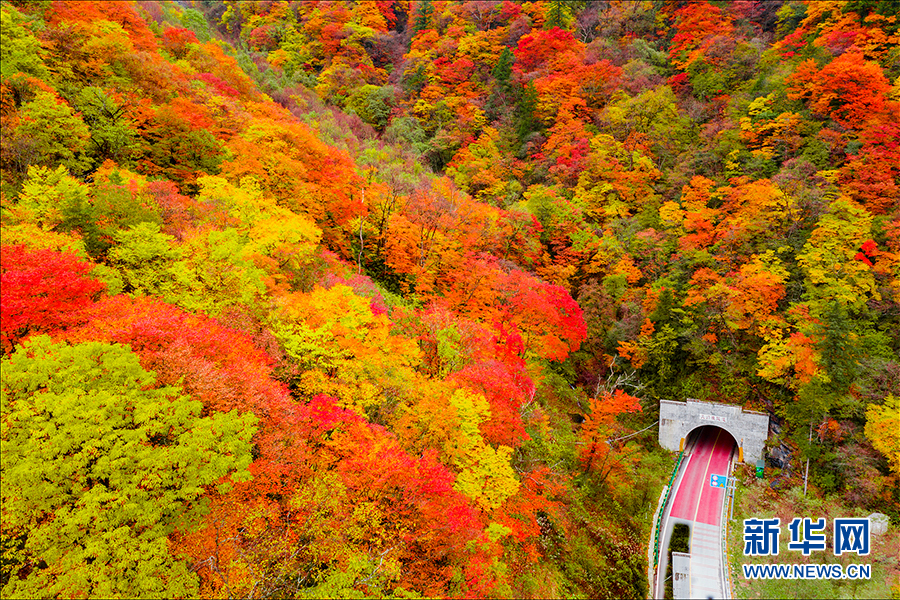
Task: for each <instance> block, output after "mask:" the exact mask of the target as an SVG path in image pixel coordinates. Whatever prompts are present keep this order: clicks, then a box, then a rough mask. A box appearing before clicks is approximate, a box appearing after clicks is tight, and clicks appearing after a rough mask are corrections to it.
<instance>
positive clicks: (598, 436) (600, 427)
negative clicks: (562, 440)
mask: <svg viewBox="0 0 900 600" xmlns="http://www.w3.org/2000/svg"><path fill="white" fill-rule="evenodd" d="M590 409H591V412H590V414H588V415H586V416H585V420H584V423H582V425H581V433H580V434H579V438H580V441H581V444H582V445H581V448H580V449H579V451H578V460H579V463H580V464H581V468H582V469H583V471H584V472H585V473H592V474H594V475H596V476H597V477H598V478H599V480H600V481H601V482H605V481H607V480H609V479H610V478H611V477H612V478H613V479H615V478H616V477H618V476H620V475H621V474H622V473H623V472H624V470H625V469H626V467H627V460H628V458H629V454H630V452H629V451H623V449H624V448H625V446H626V443H625V441H624V440H623V439H621V438H623V437H624V436H625V435H626V434H627V431H628V430H627V429H626V428H625V427H624V426H623V425H621V424H620V423H619V422H618V417H619V415H622V414H627V413H634V412H640V411H641V401H640V399H638V398H636V397H634V396H631V395H629V394H627V393H625V392H623V391H622V390H620V389H616V390H614V391H613V392H612V393H609V392H606V391H603V392H602V393H600V394H597V396H596V397H593V398H591V399H590Z"/></svg>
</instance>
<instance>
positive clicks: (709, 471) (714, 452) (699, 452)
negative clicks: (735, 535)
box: [657, 427, 735, 598]
mask: <svg viewBox="0 0 900 600" xmlns="http://www.w3.org/2000/svg"><path fill="white" fill-rule="evenodd" d="M734 446H735V444H734V439H733V438H732V437H731V436H730V435H729V434H728V433H726V432H725V431H723V430H722V429H719V428H718V427H705V428H704V429H702V430H701V431H700V432H699V436H698V438H697V441H696V442H695V443H694V445H693V448H691V451H690V460H688V461H686V462H685V464H684V466H683V467H682V468H683V469H684V470H683V472H682V473H681V475H680V476H679V478H678V483H677V484H676V489H675V492H674V495H673V497H672V499H671V500H670V503H669V507H668V510H667V511H666V517H665V522H664V525H663V528H664V530H666V531H667V535H666V536H665V537H666V538H667V539H668V538H669V536H670V535H671V533H670V532H671V528H672V527H674V525H675V524H676V523H684V524H686V525H688V526H689V527H690V529H691V538H690V550H689V552H690V554H691V561H690V569H691V597H692V598H727V597H729V596H730V590H728V589H726V584H725V577H724V572H723V570H722V569H723V568H725V565H724V564H723V559H724V557H723V556H722V536H724V529H723V525H724V523H722V522H721V520H722V503H723V502H724V501H725V490H724V489H723V488H720V487H713V486H711V485H710V478H711V476H712V475H724V476H727V475H729V474H730V467H731V464H730V463H731V456H732V452H733V451H734ZM666 545H667V544H666ZM661 571H662V572H663V573H665V569H664V568H663V569H661ZM662 583H663V582H659V583H658V585H657V590H658V593H657V597H662V596H660V595H659V591H661V590H662V589H664V586H663V585H662Z"/></svg>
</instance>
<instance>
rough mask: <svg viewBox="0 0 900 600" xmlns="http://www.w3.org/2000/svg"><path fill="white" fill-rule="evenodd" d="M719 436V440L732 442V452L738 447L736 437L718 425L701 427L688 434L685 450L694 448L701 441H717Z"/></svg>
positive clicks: (685, 440)
mask: <svg viewBox="0 0 900 600" xmlns="http://www.w3.org/2000/svg"><path fill="white" fill-rule="evenodd" d="M717 435H718V437H719V440H731V443H732V444H733V446H732V451H733V449H734V447H735V446H737V445H738V443H737V440H736V439H734V436H733V435H731V432H729V431H728V430H727V429H723V428H721V427H718V426H716V425H700V426H699V427H696V428H694V429H692V430H691V431H689V432H688V434H687V436H685V439H684V449H685V450H687V449H688V448H693V447H694V445H696V444H697V442H698V441H700V440H701V439H711V440H714V439H716V436H717Z"/></svg>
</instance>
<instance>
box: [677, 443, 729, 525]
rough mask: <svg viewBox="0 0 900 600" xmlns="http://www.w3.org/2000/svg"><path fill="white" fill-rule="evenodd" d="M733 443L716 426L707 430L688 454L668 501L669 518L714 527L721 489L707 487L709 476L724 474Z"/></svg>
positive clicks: (720, 501) (717, 515)
mask: <svg viewBox="0 0 900 600" xmlns="http://www.w3.org/2000/svg"><path fill="white" fill-rule="evenodd" d="M733 449H734V440H732V438H731V436H730V435H728V434H727V433H725V432H724V431H722V430H721V429H719V428H718V427H708V428H706V429H704V430H703V431H701V432H700V437H699V439H698V440H697V443H696V444H695V445H694V449H693V451H692V452H691V454H692V457H691V462H690V463H689V464H688V465H687V469H686V470H685V472H684V475H683V476H682V478H681V484H680V485H679V486H678V492H677V493H676V495H675V498H673V500H672V511H671V512H670V513H669V516H670V517H671V518H675V519H684V520H685V521H694V522H695V523H706V524H707V525H714V526H716V527H718V526H719V525H721V523H719V519H720V518H721V517H722V514H721V513H722V501H723V500H724V499H725V490H724V489H723V488H719V487H712V486H710V485H709V480H710V477H711V476H712V475H727V474H728V463H729V461H730V460H731V452H732V450H733Z"/></svg>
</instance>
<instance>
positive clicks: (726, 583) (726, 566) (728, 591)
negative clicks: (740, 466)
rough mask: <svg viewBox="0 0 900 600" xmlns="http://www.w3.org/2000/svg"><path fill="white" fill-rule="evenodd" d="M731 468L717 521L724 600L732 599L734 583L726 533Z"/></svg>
mask: <svg viewBox="0 0 900 600" xmlns="http://www.w3.org/2000/svg"><path fill="white" fill-rule="evenodd" d="M731 466H732V465H731V464H729V465H728V475H727V476H726V477H725V498H724V502H722V515H721V519H720V521H719V522H720V523H722V528H721V532H722V534H721V535H722V573H723V582H722V583H723V589H722V594H723V595H724V596H725V598H734V583H733V582H732V580H731V562H730V561H729V560H728V532H729V531H730V529H731V509H732V507H733V506H734V491H735V486H736V485H737V480H736V479H735V478H734V477H731Z"/></svg>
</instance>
